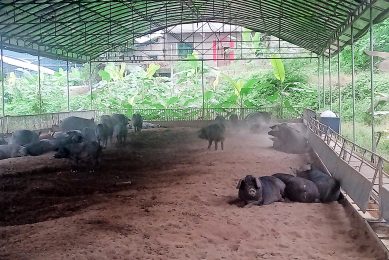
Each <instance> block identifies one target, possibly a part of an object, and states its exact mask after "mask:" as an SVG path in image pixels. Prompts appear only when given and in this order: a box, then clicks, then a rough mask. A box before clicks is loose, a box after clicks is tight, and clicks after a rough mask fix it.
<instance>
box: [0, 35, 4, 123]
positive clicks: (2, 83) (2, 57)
mask: <svg viewBox="0 0 389 260" xmlns="http://www.w3.org/2000/svg"><path fill="white" fill-rule="evenodd" d="M0 52H1V53H0V55H1V75H0V76H1V100H2V101H1V104H2V112H3V117H4V116H5V99H4V92H5V91H4V80H5V77H4V54H3V39H2V37H0Z"/></svg>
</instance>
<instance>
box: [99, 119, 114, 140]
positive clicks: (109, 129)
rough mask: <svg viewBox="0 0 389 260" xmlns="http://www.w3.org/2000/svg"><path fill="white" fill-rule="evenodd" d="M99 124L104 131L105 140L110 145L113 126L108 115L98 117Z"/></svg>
mask: <svg viewBox="0 0 389 260" xmlns="http://www.w3.org/2000/svg"><path fill="white" fill-rule="evenodd" d="M100 123H101V124H103V126H104V128H105V129H106V134H107V138H108V139H109V141H110V142H111V143H112V136H113V127H114V126H115V124H114V121H113V119H112V118H111V117H110V116H108V115H102V116H101V117H100ZM99 131H100V130H99Z"/></svg>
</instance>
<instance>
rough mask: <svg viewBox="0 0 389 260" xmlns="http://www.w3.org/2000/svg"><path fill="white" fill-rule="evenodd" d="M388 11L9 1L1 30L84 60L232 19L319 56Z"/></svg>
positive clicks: (119, 0) (115, 0) (19, 46)
mask: <svg viewBox="0 0 389 260" xmlns="http://www.w3.org/2000/svg"><path fill="white" fill-rule="evenodd" d="M370 6H371V7H372V9H371V11H372V12H371V14H372V19H373V21H374V23H377V22H379V21H381V20H383V19H385V18H386V17H387V16H388V14H389V1H387V0H369V1H363V0H346V1H345V0H266V1H264V0H228V1H227V0H180V1H162V0H161V1H159V0H143V1H141V0H132V1H129V0H101V1H92V0H78V1H74V0H63V1H61V0H39V1H36V0H31V1H29V0H18V1H15V0H5V1H2V6H1V8H0V34H1V42H2V44H3V46H4V47H6V48H8V49H10V50H16V51H25V52H28V53H30V54H35V55H36V54H38V53H40V54H41V55H42V56H46V57H52V58H61V59H66V58H69V59H70V60H73V61H82V62H86V61H88V60H91V59H96V58H98V57H99V56H100V55H102V54H104V53H106V52H108V51H110V50H113V49H115V50H116V49H120V48H122V49H124V48H130V47H131V46H133V43H134V40H135V39H136V38H139V37H141V36H142V35H146V34H149V33H152V32H155V31H158V30H161V29H164V28H167V27H169V26H173V25H177V24H182V23H184V24H187V23H196V22H201V21H205V22H220V23H228V24H234V25H238V26H242V27H245V28H249V29H251V30H254V31H259V32H266V33H268V34H270V35H274V36H276V37H278V38H280V39H282V40H285V41H288V42H290V43H293V44H295V45H298V46H300V47H303V48H305V49H307V50H309V51H312V52H314V53H316V54H325V55H328V53H329V51H330V50H331V53H336V52H337V51H338V48H337V39H339V45H340V49H342V48H343V47H344V46H345V45H347V44H349V43H350V39H351V30H350V27H351V24H353V27H354V30H353V35H354V38H355V39H357V38H358V37H360V36H362V35H363V34H365V33H366V31H367V29H368V27H369V18H370V8H369V7H370Z"/></svg>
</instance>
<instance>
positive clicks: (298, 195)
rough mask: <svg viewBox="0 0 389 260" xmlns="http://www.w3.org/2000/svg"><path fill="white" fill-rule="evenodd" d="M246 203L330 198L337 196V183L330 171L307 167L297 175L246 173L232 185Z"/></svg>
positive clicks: (313, 200)
mask: <svg viewBox="0 0 389 260" xmlns="http://www.w3.org/2000/svg"><path fill="white" fill-rule="evenodd" d="M236 188H237V189H239V192H238V196H239V199H240V200H242V201H244V202H245V203H246V205H248V206H251V205H268V204H271V203H273V202H276V201H284V200H285V199H287V200H289V201H295V202H303V203H312V202H323V203H327V202H332V201H337V200H338V199H339V198H340V197H341V193H340V183H339V181H338V180H336V179H335V178H333V177H331V176H330V175H328V174H326V173H324V172H322V171H320V170H318V169H310V170H306V171H301V172H297V175H296V176H294V175H292V174H286V173H276V174H273V175H272V176H262V177H254V176H252V175H247V176H246V177H244V178H243V179H240V180H239V182H238V185H237V187H236Z"/></svg>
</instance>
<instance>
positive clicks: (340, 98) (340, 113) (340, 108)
mask: <svg viewBox="0 0 389 260" xmlns="http://www.w3.org/2000/svg"><path fill="white" fill-rule="evenodd" d="M338 48H339V40H338ZM337 56H338V64H337V65H338V105H339V108H338V110H339V112H338V116H339V118H340V119H341V118H342V89H341V85H340V52H339V51H338V53H337ZM339 133H340V134H341V133H342V126H341V124H339Z"/></svg>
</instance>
